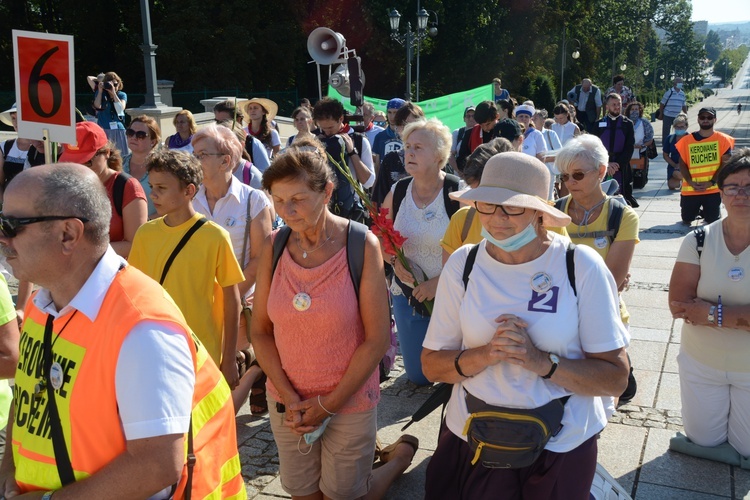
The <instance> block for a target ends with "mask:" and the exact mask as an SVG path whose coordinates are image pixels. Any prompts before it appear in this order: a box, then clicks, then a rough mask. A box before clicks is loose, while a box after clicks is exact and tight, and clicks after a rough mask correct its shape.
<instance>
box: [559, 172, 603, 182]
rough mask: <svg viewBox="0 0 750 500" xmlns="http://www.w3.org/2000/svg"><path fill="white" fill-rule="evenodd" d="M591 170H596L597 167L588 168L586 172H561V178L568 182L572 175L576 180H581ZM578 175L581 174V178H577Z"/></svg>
mask: <svg viewBox="0 0 750 500" xmlns="http://www.w3.org/2000/svg"><path fill="white" fill-rule="evenodd" d="M589 172H596V169H592V170H586V171H585V172H582V171H580V170H579V171H577V172H573V173H572V174H569V173H567V172H565V173H562V174H560V180H561V181H563V182H568V181H569V180H570V178H571V177H572V178H573V180H574V181H576V182H581V181H582V180H583V179H584V178H585V177H586V174H588V173H589ZM577 175H578V176H580V177H581V178H580V179H577V178H576V176H577Z"/></svg>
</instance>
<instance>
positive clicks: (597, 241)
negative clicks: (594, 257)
mask: <svg viewBox="0 0 750 500" xmlns="http://www.w3.org/2000/svg"><path fill="white" fill-rule="evenodd" d="M594 246H595V247H596V248H607V238H605V237H603V236H600V237H598V238H594Z"/></svg>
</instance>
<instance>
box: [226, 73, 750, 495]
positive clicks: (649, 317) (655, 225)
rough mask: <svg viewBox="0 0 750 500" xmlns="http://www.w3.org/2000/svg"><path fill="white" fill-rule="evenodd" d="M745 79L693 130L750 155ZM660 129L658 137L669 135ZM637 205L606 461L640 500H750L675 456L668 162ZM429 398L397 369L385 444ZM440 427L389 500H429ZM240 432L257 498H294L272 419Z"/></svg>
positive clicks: (720, 476) (676, 221)
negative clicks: (625, 330) (623, 363)
mask: <svg viewBox="0 0 750 500" xmlns="http://www.w3.org/2000/svg"><path fill="white" fill-rule="evenodd" d="M740 75H741V76H739V77H738V78H737V79H736V80H735V89H736V90H728V89H722V91H721V92H720V96H718V97H716V96H712V97H709V98H708V99H706V100H705V101H704V102H703V103H702V104H701V105H699V106H694V107H693V109H691V110H690V112H689V113H688V115H689V117H690V124H691V127H690V129H691V130H692V129H694V128H695V124H696V123H697V112H698V109H699V108H700V107H701V106H714V107H716V109H717V111H718V113H719V120H718V125H717V128H718V129H719V130H721V131H723V132H727V133H731V134H732V135H734V136H735V137H736V138H737V139H738V140H737V144H738V146H745V147H747V146H750V135H749V134H748V131H750V126H749V123H748V118H747V116H750V115H748V114H747V113H745V114H743V115H737V114H736V112H735V111H734V109H735V108H736V105H737V102H739V100H742V102H743V103H747V102H748V98H750V90H748V88H750V87H748V85H747V82H750V76H749V75H750V74H749V73H748V67H747V63H746V64H745V67H744V68H743V70H741V71H740ZM740 87H742V88H740ZM746 107H750V106H746ZM657 125H658V126H657V127H655V128H656V129H657V134H658V133H659V130H660V128H661V127H660V125H659V124H658V123H657ZM657 139H658V140H660V138H659V137H657ZM659 151H660V152H661V148H659ZM635 196H636V198H637V199H638V200H639V203H640V208H638V209H637V212H638V214H639V216H640V221H641V228H640V229H641V232H640V239H641V242H640V243H639V244H638V245H637V246H636V252H635V256H634V258H633V263H632V267H631V273H632V278H631V284H630V287H629V289H628V290H627V291H626V292H625V293H624V299H625V302H626V304H627V305H628V310H629V311H630V313H631V316H632V318H631V327H630V332H631V336H632V341H631V346H630V347H629V353H630V356H631V359H632V362H633V366H634V370H635V374H636V377H637V380H638V386H639V387H638V394H637V395H636V397H635V398H634V399H633V401H632V402H631V403H630V404H627V405H624V406H622V407H620V408H619V410H618V411H617V412H616V413H615V414H614V415H613V416H612V418H611V419H610V423H609V425H608V426H607V427H606V429H605V430H604V431H603V432H602V434H601V437H600V439H599V443H598V444H599V462H600V463H601V464H602V465H604V467H605V468H606V469H607V470H608V471H609V473H610V474H612V476H614V477H615V478H616V479H617V480H618V482H620V484H621V485H622V486H623V487H624V488H625V489H626V490H627V491H629V492H630V494H631V495H632V497H633V498H634V499H637V500H657V499H658V500H662V499H680V500H682V499H688V500H709V499H742V498H746V499H750V471H747V470H743V469H740V468H739V467H732V466H729V465H725V464H719V463H715V462H711V461H708V460H701V459H697V458H693V457H688V456H684V455H680V454H678V453H673V452H671V451H669V450H668V446H669V438H670V437H672V436H673V435H674V434H675V432H677V431H681V430H682V418H681V412H680V395H679V379H678V375H677V363H676V356H677V353H678V351H679V346H680V329H681V327H682V322H681V321H679V320H678V321H673V320H672V317H671V315H670V313H669V309H668V307H667V293H668V291H669V277H670V274H671V270H672V266H673V265H674V260H675V257H676V255H677V250H678V249H679V246H680V242H681V240H682V237H683V236H684V235H685V234H686V233H687V232H688V229H687V228H684V227H682V226H681V225H680V216H679V193H677V192H674V191H669V190H668V189H667V186H666V163H665V162H664V161H663V160H662V159H661V156H660V157H659V158H657V159H656V160H653V161H652V162H651V167H650V173H649V182H648V184H647V185H646V187H645V188H644V189H642V190H636V194H635ZM430 392H431V389H429V388H418V387H416V386H414V385H413V384H411V383H410V382H408V381H406V377H405V375H404V373H403V367H402V365H401V364H400V359H399V360H397V365H396V367H395V369H394V371H393V378H392V379H391V380H389V381H388V382H386V383H384V384H383V386H382V399H381V403H380V405H379V407H378V424H379V425H378V429H379V430H378V436H379V437H380V440H381V441H382V442H384V443H390V442H392V441H394V440H395V439H396V438H397V437H398V436H399V435H400V434H401V431H400V428H401V427H402V426H403V425H404V424H405V423H406V422H407V421H408V420H409V417H410V415H411V414H412V413H413V412H414V410H416V409H417V408H418V407H419V406H420V405H421V403H422V402H423V401H424V400H425V399H426V398H427V397H428V395H429V394H430ZM439 426H440V412H439V411H435V412H433V413H432V414H431V415H429V416H428V417H426V418H425V419H424V420H422V421H420V422H418V423H416V424H414V425H413V426H412V427H410V428H409V430H408V432H409V433H411V434H414V435H416V436H417V437H418V438H419V440H420V451H419V452H418V453H417V455H416V457H415V459H414V463H413V464H412V465H411V467H410V468H409V469H408V470H407V472H406V474H405V475H404V476H402V477H401V478H400V479H398V480H397V481H396V482H395V483H394V485H393V486H392V487H391V489H390V490H389V492H388V495H387V496H386V498H388V499H418V498H423V496H424V493H423V491H424V476H425V470H426V466H427V462H428V461H429V458H430V456H431V455H432V453H433V452H434V450H435V445H436V438H437V433H438V429H439ZM237 433H238V441H239V445H240V453H241V458H242V464H243V469H242V470H243V474H244V476H245V479H246V481H247V491H248V494H249V497H250V498H254V499H258V500H262V499H263V500H269V499H278V498H289V496H288V495H287V494H286V493H285V492H284V491H283V489H282V488H281V483H280V480H279V478H278V459H277V457H276V447H275V445H274V442H273V436H272V434H271V431H270V427H269V424H268V420H267V418H256V417H252V416H250V415H249V412H248V409H247V407H245V408H244V409H243V410H242V411H241V413H240V415H239V416H238V418H237Z"/></svg>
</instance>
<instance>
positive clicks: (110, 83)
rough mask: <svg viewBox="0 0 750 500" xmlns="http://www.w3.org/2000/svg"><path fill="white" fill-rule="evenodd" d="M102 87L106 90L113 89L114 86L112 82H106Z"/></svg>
mask: <svg viewBox="0 0 750 500" xmlns="http://www.w3.org/2000/svg"><path fill="white" fill-rule="evenodd" d="M102 88H103V89H104V90H112V89H113V88H114V87H112V82H104V84H103V85H102Z"/></svg>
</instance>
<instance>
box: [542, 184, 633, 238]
mask: <svg viewBox="0 0 750 500" xmlns="http://www.w3.org/2000/svg"><path fill="white" fill-rule="evenodd" d="M569 198H570V195H568V196H563V197H562V198H558V199H557V200H556V201H555V208H556V209H558V210H559V211H561V212H564V211H565V204H566V203H567V201H568V199H569ZM609 199H610V202H609V214H608V215H607V230H606V231H588V232H585V233H581V234H576V237H578V238H603V237H605V236H606V237H607V238H609V244H610V245H611V244H612V243H614V241H615V238H617V233H618V232H619V231H620V224H621V223H622V215H623V214H624V213H625V207H626V206H627V204H626V203H625V199H624V198H623V197H622V196H610V197H609Z"/></svg>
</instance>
